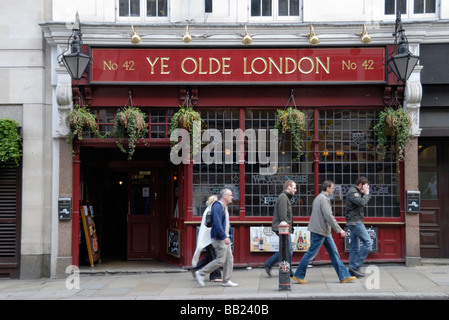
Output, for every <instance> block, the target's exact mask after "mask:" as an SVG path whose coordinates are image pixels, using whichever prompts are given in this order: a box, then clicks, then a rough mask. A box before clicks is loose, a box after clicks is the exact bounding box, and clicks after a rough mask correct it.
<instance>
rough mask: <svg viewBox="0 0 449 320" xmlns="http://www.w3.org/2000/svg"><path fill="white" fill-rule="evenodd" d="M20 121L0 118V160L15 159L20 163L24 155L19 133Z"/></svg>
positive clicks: (17, 163) (3, 162)
mask: <svg viewBox="0 0 449 320" xmlns="http://www.w3.org/2000/svg"><path fill="white" fill-rule="evenodd" d="M19 126H20V125H19V123H18V122H17V121H15V120H12V119H0V162H1V163H2V166H5V164H6V162H8V161H10V160H13V161H14V162H15V163H16V165H17V166H18V165H19V159H20V158H21V157H22V148H21V147H22V138H21V137H20V135H19V128H20V127H19Z"/></svg>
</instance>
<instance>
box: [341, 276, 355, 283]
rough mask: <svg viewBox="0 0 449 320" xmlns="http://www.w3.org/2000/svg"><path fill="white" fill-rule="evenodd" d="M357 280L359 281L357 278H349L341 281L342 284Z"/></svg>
mask: <svg viewBox="0 0 449 320" xmlns="http://www.w3.org/2000/svg"><path fill="white" fill-rule="evenodd" d="M355 280H357V278H356V277H348V278H346V279H343V280H341V281H340V282H341V283H346V282H351V281H355Z"/></svg>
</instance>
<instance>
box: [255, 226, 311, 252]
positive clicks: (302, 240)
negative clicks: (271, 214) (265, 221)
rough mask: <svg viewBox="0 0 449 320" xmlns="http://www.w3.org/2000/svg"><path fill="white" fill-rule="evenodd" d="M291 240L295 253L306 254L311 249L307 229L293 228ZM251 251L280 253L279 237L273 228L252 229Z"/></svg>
mask: <svg viewBox="0 0 449 320" xmlns="http://www.w3.org/2000/svg"><path fill="white" fill-rule="evenodd" d="M291 239H292V246H293V250H294V251H295V252H306V251H307V250H308V249H309V247H310V239H311V238H310V231H308V230H307V227H293V234H291ZM250 251H251V252H277V251H279V237H278V236H277V235H276V233H275V232H273V231H272V230H271V227H264V226H260V227H251V228H250Z"/></svg>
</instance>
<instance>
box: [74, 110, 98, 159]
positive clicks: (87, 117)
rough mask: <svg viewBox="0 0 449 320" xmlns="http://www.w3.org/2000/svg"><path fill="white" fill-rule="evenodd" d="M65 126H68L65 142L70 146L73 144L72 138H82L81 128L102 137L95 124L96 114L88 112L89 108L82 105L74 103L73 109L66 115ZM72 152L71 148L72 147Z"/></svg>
mask: <svg viewBox="0 0 449 320" xmlns="http://www.w3.org/2000/svg"><path fill="white" fill-rule="evenodd" d="M66 123H67V126H68V127H69V128H70V132H69V134H68V136H67V139H66V140H67V143H68V144H69V145H70V147H72V146H73V140H75V138H77V139H78V140H83V130H90V131H92V132H94V133H95V135H96V136H97V137H98V138H100V139H102V138H103V137H102V136H101V135H100V132H99V131H98V126H97V116H96V115H94V114H93V113H91V112H90V110H89V109H88V108H87V107H86V106H83V107H81V106H80V105H78V104H76V105H74V106H73V110H72V111H71V112H70V113H69V114H68V115H67V118H66ZM72 152H73V149H72Z"/></svg>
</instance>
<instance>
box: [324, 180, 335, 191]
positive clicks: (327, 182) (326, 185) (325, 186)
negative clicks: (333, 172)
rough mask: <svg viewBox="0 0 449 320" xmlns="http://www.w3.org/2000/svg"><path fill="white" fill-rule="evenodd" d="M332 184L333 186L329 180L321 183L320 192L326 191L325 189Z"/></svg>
mask: <svg viewBox="0 0 449 320" xmlns="http://www.w3.org/2000/svg"><path fill="white" fill-rule="evenodd" d="M333 184H334V182H333V181H331V180H325V181H323V183H321V191H326V190H327V188H330V187H332V185H333Z"/></svg>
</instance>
